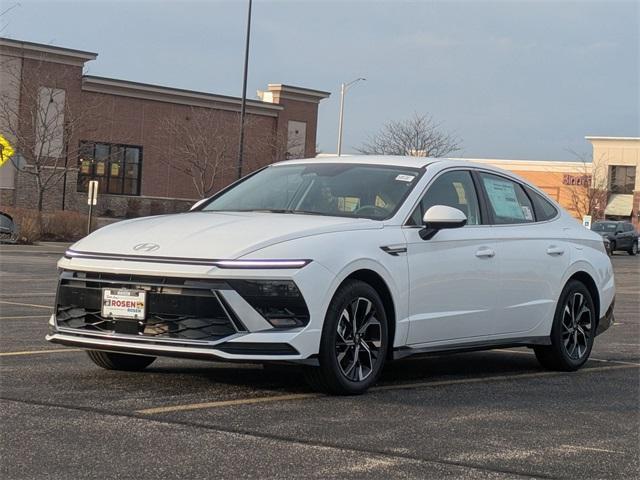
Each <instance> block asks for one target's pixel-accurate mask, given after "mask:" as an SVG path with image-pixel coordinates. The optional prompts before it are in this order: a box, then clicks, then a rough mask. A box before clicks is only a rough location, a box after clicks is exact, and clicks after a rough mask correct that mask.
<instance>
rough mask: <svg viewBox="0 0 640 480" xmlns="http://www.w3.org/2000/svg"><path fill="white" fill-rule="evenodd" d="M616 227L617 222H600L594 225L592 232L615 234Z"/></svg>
mask: <svg viewBox="0 0 640 480" xmlns="http://www.w3.org/2000/svg"><path fill="white" fill-rule="evenodd" d="M616 226H617V223H615V222H598V223H594V224H593V225H592V227H591V230H593V231H594V232H615V231H616Z"/></svg>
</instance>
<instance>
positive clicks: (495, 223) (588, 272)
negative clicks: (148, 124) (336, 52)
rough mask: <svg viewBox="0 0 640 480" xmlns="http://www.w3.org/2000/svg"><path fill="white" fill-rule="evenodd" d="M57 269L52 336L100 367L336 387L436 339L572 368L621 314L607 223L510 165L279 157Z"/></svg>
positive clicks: (352, 384) (76, 253)
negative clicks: (600, 226)
mask: <svg viewBox="0 0 640 480" xmlns="http://www.w3.org/2000/svg"><path fill="white" fill-rule="evenodd" d="M58 266H59V268H60V272H61V273H60V280H59V286H58V292H57V297H56V305H55V313H54V314H53V315H52V317H51V320H50V330H51V331H50V334H49V335H48V337H47V339H48V340H50V341H52V342H56V343H60V344H63V345H69V346H74V347H82V348H85V349H87V351H88V355H89V357H90V358H91V360H93V362H95V363H96V364H97V365H99V366H100V367H103V368H107V369H117V370H140V369H143V368H145V367H146V366H148V365H149V364H151V362H153V361H154V359H155V357H157V356H173V357H185V358H196V359H210V360H233V361H247V362H258V363H269V362H278V361H279V362H294V363H298V364H301V365H302V366H303V367H304V371H305V372H306V376H307V378H308V380H309V381H310V383H311V384H312V385H313V386H314V387H315V388H317V389H321V390H324V391H328V392H330V393H334V394H356V393H361V392H364V391H365V390H366V389H367V388H368V387H370V386H371V385H372V384H373V383H374V382H376V380H377V379H378V378H379V376H380V373H381V370H382V368H383V366H384V364H385V362H387V361H390V360H394V359H398V358H402V357H405V356H408V355H413V354H424V353H433V352H444V351H456V350H461V351H462V350H465V351H466V350H474V349H486V348H493V347H515V346H527V347H532V348H533V350H534V351H535V354H536V356H537V358H538V360H539V361H540V363H541V364H542V366H543V367H545V368H548V369H557V370H565V371H571V370H576V369H578V368H580V367H581V366H582V365H583V364H584V363H585V362H586V361H587V359H588V358H589V354H590V352H591V348H592V346H593V342H594V339H595V337H596V335H598V334H599V333H601V332H602V331H604V330H605V329H607V328H608V327H609V326H610V325H611V323H612V321H613V305H614V294H615V290H614V279H613V272H612V267H611V262H610V260H609V257H608V256H607V253H606V251H605V248H604V245H603V241H602V238H601V237H600V235H598V234H596V233H594V232H591V231H590V230H588V229H586V228H584V227H583V226H582V225H581V224H579V223H578V222H576V221H575V220H574V219H573V218H572V217H571V216H570V215H569V214H568V213H566V212H565V211H563V210H562V208H560V207H559V206H558V205H557V204H556V203H555V202H554V201H552V200H551V199H549V198H548V197H547V196H546V195H545V194H544V193H543V192H542V191H540V190H538V189H537V188H535V187H534V186H532V185H530V184H529V183H527V182H525V181H523V180H522V179H520V178H518V177H516V176H514V175H513V174H512V173H509V172H505V171H502V170H499V169H496V168H492V167H488V166H485V165H479V164H474V163H471V162H464V161H457V160H447V159H426V158H405V157H364V156H363V157H346V158H345V157H342V158H340V159H337V158H333V159H324V160H320V159H305V160H290V161H285V162H280V163H276V164H274V165H271V166H269V167H266V168H264V169H262V170H259V171H258V172H255V173H253V174H251V175H249V176H247V177H245V178H243V179H242V180H240V181H238V182H236V183H235V184H233V185H231V186H230V187H228V188H226V189H224V190H223V191H221V192H219V193H218V194H216V195H214V196H213V197H211V198H208V199H206V200H203V201H200V202H198V203H197V204H196V205H194V207H193V208H192V209H191V211H190V212H187V213H181V214H175V215H164V216H156V217H148V218H139V219H134V220H128V221H123V222H120V223H116V224H113V225H110V226H107V227H104V228H101V229H100V230H97V231H96V232H94V233H92V234H91V235H89V236H88V237H86V238H84V239H82V240H81V241H79V242H78V243H76V244H74V245H73V246H72V247H71V248H69V250H68V251H67V252H66V254H65V255H64V258H62V259H61V260H60V262H59V264H58Z"/></svg>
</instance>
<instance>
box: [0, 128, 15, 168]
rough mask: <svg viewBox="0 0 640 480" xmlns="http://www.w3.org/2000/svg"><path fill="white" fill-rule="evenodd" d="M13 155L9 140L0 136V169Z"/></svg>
mask: <svg viewBox="0 0 640 480" xmlns="http://www.w3.org/2000/svg"><path fill="white" fill-rule="evenodd" d="M14 153H15V151H14V150H13V147H12V146H11V144H10V143H9V140H7V139H6V138H4V135H2V134H0V167H1V166H2V165H4V163H5V162H6V161H7V160H9V159H10V158H11V157H12V156H13V154H14Z"/></svg>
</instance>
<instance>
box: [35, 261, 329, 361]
mask: <svg viewBox="0 0 640 480" xmlns="http://www.w3.org/2000/svg"><path fill="white" fill-rule="evenodd" d="M96 263H97V262H96ZM101 263H102V262H101ZM60 264H63V265H60ZM152 265H153V264H149V266H152ZM59 266H63V270H62V273H61V279H60V287H59V289H58V295H57V297H56V309H55V313H54V314H53V315H52V316H51V319H50V322H49V327H50V332H49V335H47V337H46V339H47V340H48V341H50V342H53V343H58V344H61V345H65V346H71V347H79V348H85V349H90V350H103V351H111V352H121V353H130V354H138V355H148V356H167V357H179V358H192V359H202V360H218V361H219V360H226V361H255V362H264V361H284V362H296V363H303V364H316V363H317V360H316V359H315V357H316V354H317V352H318V346H319V338H320V333H321V328H319V327H320V325H318V320H319V319H320V316H319V315H314V312H317V311H318V301H317V298H315V296H314V295H310V294H309V288H308V285H314V286H315V285H316V284H317V281H318V279H321V280H324V281H328V280H329V278H330V277H329V275H328V272H325V269H324V267H321V266H319V265H314V264H313V263H312V264H311V265H308V266H306V267H305V268H304V269H300V270H297V271H289V272H286V271H282V270H280V271H275V270H273V271H271V270H262V271H244V272H235V271H212V270H211V269H209V268H208V269H207V270H208V271H207V272H206V273H205V272H202V271H201V272H189V273H190V275H188V276H184V277H181V278H179V280H180V281H182V282H183V284H180V283H179V282H177V283H176V282H171V281H170V280H172V279H173V280H176V279H177V278H176V277H177V276H176V275H175V273H173V272H171V273H172V275H171V277H164V279H163V277H161V276H159V275H157V274H156V275H153V274H152V275H149V273H146V274H143V273H142V272H135V273H133V272H132V273H128V272H131V269H129V268H127V269H126V271H127V273H123V271H124V270H125V269H123V268H122V262H120V264H119V265H118V267H119V268H118V269H111V271H109V269H108V268H96V267H98V265H95V263H94V264H93V265H91V267H93V268H82V269H77V268H75V269H72V270H71V269H68V265H67V264H66V261H61V262H60V263H59ZM64 267H67V268H64ZM104 267H107V265H104ZM127 267H129V265H127ZM114 270H115V271H114ZM166 271H167V270H166V268H165V272H166ZM102 272H108V273H102ZM76 273H77V274H78V275H76ZM154 273H155V272H154ZM287 273H289V275H287ZM167 274H168V273H165V274H164V275H167ZM240 275H242V276H240ZM122 277H128V278H125V280H126V281H121V278H122ZM325 277H326V278H325ZM185 278H186V279H188V280H185ZM232 278H233V279H241V278H244V279H252V280H256V279H268V280H273V279H277V280H294V281H295V283H296V284H302V285H304V286H305V288H304V290H305V291H306V292H307V293H306V294H305V293H304V292H302V296H303V298H304V299H305V300H306V301H307V302H308V303H309V305H308V307H309V308H308V312H309V315H310V317H311V318H310V319H309V322H308V324H307V325H306V326H299V327H295V328H275V327H274V326H273V325H272V324H271V323H269V321H267V319H266V318H271V317H269V316H268V312H267V313H265V312H264V311H262V314H261V312H259V311H257V310H256V308H253V307H254V306H255V304H254V303H253V302H252V300H251V299H250V298H248V297H246V294H245V292H242V291H240V293H239V291H238V290H235V289H233V288H231V287H230V286H229V285H230V284H234V285H235V283H234V282H233V281H231V280H230V279H232ZM225 279H228V280H227V281H225ZM116 280H117V281H116ZM100 282H104V284H103V283H100ZM163 282H165V283H163ZM174 283H175V284H174ZM106 284H108V285H106ZM103 286H109V287H114V288H134V289H137V288H144V289H147V288H149V286H151V290H148V294H147V299H148V301H149V302H151V301H153V303H154V304H155V305H156V306H158V308H160V307H162V308H166V307H167V305H177V306H178V307H176V308H177V311H172V312H171V313H180V311H183V310H185V309H187V310H188V309H191V312H189V313H192V314H193V315H192V316H195V317H198V318H189V319H187V320H186V321H184V320H183V319H182V318H177V317H178V315H173V316H171V319H170V320H169V321H166V317H167V315H164V313H166V312H167V311H166V310H158V309H156V310H155V311H154V309H153V308H151V304H150V305H149V307H148V308H147V320H146V321H145V323H146V325H141V326H140V327H139V330H138V331H134V332H131V331H128V330H124V331H123V330H122V329H121V328H119V327H118V326H117V325H116V324H117V323H119V322H118V321H113V320H114V319H110V318H103V317H101V314H100V305H99V304H96V301H98V302H100V300H98V298H96V292H95V291H94V292H90V291H88V290H91V289H93V290H100V288H102V287H103ZM180 288H182V290H179V289H180ZM162 289H164V290H162ZM164 293H167V294H166V295H164ZM241 293H242V295H241ZM205 295H206V296H207V298H206V299H205V300H203V298H205V297H204V296H205ZM243 295H245V296H244V297H243ZM185 296H186V297H187V298H180V297H185ZM216 299H217V300H218V301H219V302H220V304H221V305H222V309H217V310H216V308H214V310H216V313H215V314H209V312H211V310H210V309H211V308H213V307H215V305H213V304H211V303H208V302H213V303H216ZM288 305H289V306H290V304H288ZM76 306H79V307H80V308H81V310H82V311H80V312H79V313H77V311H75V310H74V308H75V307H76ZM203 308H205V309H209V310H207V314H206V315H203V314H202V311H203ZM159 312H160V313H162V314H163V315H156V313H159ZM221 312H224V313H225V314H226V315H222V314H221ZM150 314H151V316H150ZM264 315H267V317H266V318H265V316H264ZM159 317H163V318H160V319H159ZM202 317H216V318H213V320H214V321H212V322H211V325H203V324H202V321H203V320H208V318H202ZM223 317H224V318H223ZM222 320H224V321H222ZM150 322H151V323H152V324H153V325H152V328H151V329H149V327H148V324H149V323H150ZM181 322H182V323H181ZM122 323H124V322H122ZM134 323H135V322H134ZM139 323H142V322H139ZM93 325H96V326H97V327H98V328H94V327H93ZM176 325H178V328H175V326H176ZM87 327H88V328H87ZM178 330H179V331H180V333H179V334H176V332H177V331H178ZM158 332H160V334H158ZM202 332H205V333H206V334H203V333H202Z"/></svg>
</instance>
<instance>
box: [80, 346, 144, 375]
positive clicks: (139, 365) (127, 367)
mask: <svg viewBox="0 0 640 480" xmlns="http://www.w3.org/2000/svg"><path fill="white" fill-rule="evenodd" d="M87 355H89V358H90V359H91V361H92V362H93V363H95V364H96V365H98V366H99V367H101V368H104V369H106V370H124V371H127V372H136V371H139V370H144V369H145V368H147V367H148V366H149V365H151V364H152V363H153V361H154V360H155V359H156V357H145V356H142V355H129V354H126V353H113V352H101V351H98V350H87Z"/></svg>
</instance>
